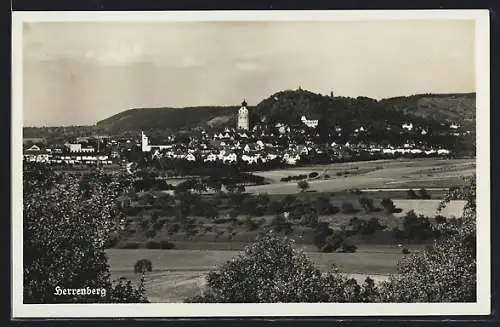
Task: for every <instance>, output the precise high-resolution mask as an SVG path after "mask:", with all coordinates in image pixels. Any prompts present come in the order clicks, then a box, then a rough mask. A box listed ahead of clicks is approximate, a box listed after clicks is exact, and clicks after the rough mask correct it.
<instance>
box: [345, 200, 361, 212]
mask: <svg viewBox="0 0 500 327" xmlns="http://www.w3.org/2000/svg"><path fill="white" fill-rule="evenodd" d="M342 212H343V213H345V214H351V213H356V212H358V210H356V208H354V206H353V205H352V203H351V202H343V203H342Z"/></svg>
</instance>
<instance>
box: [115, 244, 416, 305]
mask: <svg viewBox="0 0 500 327" xmlns="http://www.w3.org/2000/svg"><path fill="white" fill-rule="evenodd" d="M409 248H410V249H411V250H418V249H419V248H421V246H420V245H414V246H410V247H409ZM238 253H239V251H217V250H149V249H134V250H122V249H109V250H107V251H106V254H107V256H108V258H109V261H108V262H109V264H110V266H111V273H112V276H113V278H119V277H126V278H129V279H132V280H136V279H137V278H138V275H135V274H134V272H133V266H134V264H135V262H137V260H140V259H143V258H147V259H149V260H151V262H152V263H153V271H152V272H151V273H147V274H146V292H147V295H148V298H149V300H150V301H151V302H182V301H183V300H184V299H186V298H187V297H190V296H194V295H197V294H200V292H201V291H202V289H203V287H204V285H205V276H206V274H207V273H208V272H209V271H210V270H212V269H215V268H216V267H217V266H219V265H221V264H223V263H224V262H226V261H228V260H230V259H232V258H233V257H234V256H237V255H238ZM306 255H307V256H309V257H310V259H311V260H312V261H313V262H314V263H315V265H316V266H317V267H318V268H319V269H320V270H321V271H327V270H328V269H329V268H330V267H331V265H332V264H335V265H336V266H337V267H338V268H339V269H340V270H341V271H342V272H345V273H346V274H347V275H348V276H350V277H352V278H355V279H357V280H358V281H360V282H363V281H364V279H365V278H366V277H367V276H370V277H371V278H373V279H374V280H376V281H382V280H386V279H387V278H388V276H389V275H390V274H392V273H395V272H396V265H397V263H398V261H399V259H400V258H401V257H403V256H404V255H403V254H402V253H401V251H400V249H399V248H398V247H397V246H369V247H360V248H359V249H358V251H357V252H356V253H317V252H306Z"/></svg>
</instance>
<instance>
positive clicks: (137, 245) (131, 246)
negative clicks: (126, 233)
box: [121, 242, 141, 249]
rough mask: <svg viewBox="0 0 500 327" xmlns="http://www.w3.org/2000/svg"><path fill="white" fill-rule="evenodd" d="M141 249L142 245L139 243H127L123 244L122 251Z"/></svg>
mask: <svg viewBox="0 0 500 327" xmlns="http://www.w3.org/2000/svg"><path fill="white" fill-rule="evenodd" d="M140 247H141V243H139V242H127V243H125V244H123V246H122V247H121V248H122V249H138V248H140Z"/></svg>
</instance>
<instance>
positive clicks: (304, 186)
mask: <svg viewBox="0 0 500 327" xmlns="http://www.w3.org/2000/svg"><path fill="white" fill-rule="evenodd" d="M297 187H298V188H299V189H300V191H301V192H305V191H306V190H308V189H309V183H308V182H307V181H300V182H298V183H297Z"/></svg>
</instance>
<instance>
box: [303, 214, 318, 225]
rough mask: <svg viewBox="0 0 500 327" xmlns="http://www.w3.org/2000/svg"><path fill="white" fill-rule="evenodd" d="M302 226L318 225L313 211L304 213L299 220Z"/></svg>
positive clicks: (316, 215)
mask: <svg viewBox="0 0 500 327" xmlns="http://www.w3.org/2000/svg"><path fill="white" fill-rule="evenodd" d="M300 224H301V225H302V226H307V227H316V225H317V224H318V214H317V213H316V212H315V211H310V212H308V213H306V214H305V215H304V216H303V217H302V219H301V220H300Z"/></svg>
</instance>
